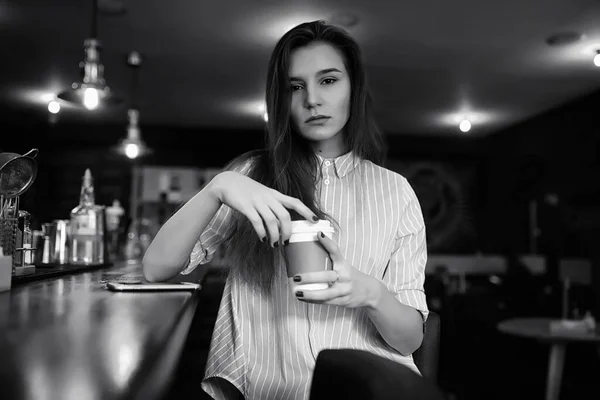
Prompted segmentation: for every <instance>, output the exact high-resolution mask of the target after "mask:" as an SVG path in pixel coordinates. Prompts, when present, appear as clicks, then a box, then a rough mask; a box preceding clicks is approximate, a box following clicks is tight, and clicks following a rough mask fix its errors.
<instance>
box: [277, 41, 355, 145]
mask: <svg viewBox="0 0 600 400" xmlns="http://www.w3.org/2000/svg"><path fill="white" fill-rule="evenodd" d="M289 76H290V85H291V89H292V104H291V116H292V122H293V124H294V126H295V127H296V129H297V130H298V132H299V133H300V135H301V136H302V137H304V138H306V139H307V140H309V141H311V142H313V147H316V148H318V149H319V151H320V152H321V153H323V152H325V153H336V152H337V153H338V154H333V156H336V155H340V154H342V153H341V152H343V151H344V150H345V149H344V148H343V143H344V140H343V135H344V133H343V129H344V126H345V125H346V122H348V118H349V115H350V92H351V89H350V77H349V76H348V72H347V71H346V67H345V65H344V59H343V56H342V54H341V53H340V52H339V50H337V49H336V48H335V47H333V46H331V45H329V44H327V43H323V42H313V43H311V44H309V45H308V46H305V47H301V48H298V49H296V50H294V51H293V52H292V54H291V57H290V70H289Z"/></svg>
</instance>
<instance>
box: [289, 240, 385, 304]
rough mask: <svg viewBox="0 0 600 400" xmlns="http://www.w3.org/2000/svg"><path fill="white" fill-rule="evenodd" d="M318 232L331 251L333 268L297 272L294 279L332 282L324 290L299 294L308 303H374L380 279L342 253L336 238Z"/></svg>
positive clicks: (327, 248) (325, 245)
mask: <svg viewBox="0 0 600 400" xmlns="http://www.w3.org/2000/svg"><path fill="white" fill-rule="evenodd" d="M317 236H318V238H319V242H320V243H321V244H322V245H323V247H324V248H325V250H327V252H328V253H329V257H330V258H331V261H332V262H333V270H330V271H319V272H307V273H304V274H298V275H296V276H295V277H294V282H296V283H328V284H329V285H330V286H329V288H327V289H323V290H304V291H300V290H297V291H296V292H295V293H296V298H297V299H298V300H302V301H306V302H309V303H318V304H331V305H336V306H342V307H348V308H356V307H365V306H373V305H374V304H375V303H376V301H377V296H378V293H377V292H378V289H379V287H378V285H380V283H379V282H378V281H377V280H376V279H375V278H373V277H371V276H369V275H366V274H363V273H362V272H360V271H359V270H357V269H356V268H354V267H353V266H352V265H350V264H349V263H348V262H347V261H346V260H345V259H344V257H342V254H341V253H340V249H339V247H338V245H337V244H336V243H335V242H334V241H333V240H331V239H329V238H328V237H327V236H324V235H323V234H322V233H321V232H319V234H318V235H317ZM298 277H299V278H300V280H299V281H298Z"/></svg>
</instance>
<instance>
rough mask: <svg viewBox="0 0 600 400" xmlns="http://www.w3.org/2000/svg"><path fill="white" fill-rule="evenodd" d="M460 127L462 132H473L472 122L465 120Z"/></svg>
mask: <svg viewBox="0 0 600 400" xmlns="http://www.w3.org/2000/svg"><path fill="white" fill-rule="evenodd" d="M458 127H459V129H460V130H461V131H462V132H465V133H466V132H469V131H470V130H471V121H469V120H468V119H464V120H462V121H461V122H460V124H459V125H458Z"/></svg>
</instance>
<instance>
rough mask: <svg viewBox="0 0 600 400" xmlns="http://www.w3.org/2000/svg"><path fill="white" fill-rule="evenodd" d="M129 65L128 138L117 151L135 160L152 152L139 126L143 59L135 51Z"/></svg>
mask: <svg viewBox="0 0 600 400" xmlns="http://www.w3.org/2000/svg"><path fill="white" fill-rule="evenodd" d="M127 64H128V65H129V66H130V67H131V70H132V74H131V75H132V79H131V106H130V108H129V110H127V121H128V124H127V137H126V138H125V139H123V140H121V141H120V142H119V144H118V145H117V151H118V152H119V153H120V154H123V155H125V156H127V157H128V158H130V159H132V160H135V159H137V158H140V157H143V156H146V155H148V154H150V153H151V150H150V149H149V148H148V146H146V144H145V143H144V141H143V140H142V136H141V130H140V126H139V120H140V112H139V109H138V108H139V107H138V106H137V88H138V80H139V76H138V74H139V71H140V67H141V65H142V57H141V56H140V54H139V53H138V52H136V51H133V52H131V53H130V54H129V56H128V57H127Z"/></svg>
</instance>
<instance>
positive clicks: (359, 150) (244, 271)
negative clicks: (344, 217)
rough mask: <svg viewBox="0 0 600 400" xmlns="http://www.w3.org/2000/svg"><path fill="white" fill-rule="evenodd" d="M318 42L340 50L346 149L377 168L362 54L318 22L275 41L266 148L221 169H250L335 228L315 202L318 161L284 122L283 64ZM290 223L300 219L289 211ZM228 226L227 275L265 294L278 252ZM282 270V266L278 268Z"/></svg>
mask: <svg viewBox="0 0 600 400" xmlns="http://www.w3.org/2000/svg"><path fill="white" fill-rule="evenodd" d="M315 41H321V42H325V43H328V44H330V45H332V46H334V47H335V48H337V49H338V50H339V51H341V53H342V55H343V58H344V64H345V67H346V70H347V71H348V74H349V77H350V86H351V100H350V113H349V114H350V115H349V119H348V122H347V123H346V126H345V127H344V133H343V134H344V140H345V145H346V148H347V149H348V150H350V151H352V152H353V153H354V155H355V156H356V157H358V159H365V160H370V161H372V162H373V163H375V164H378V165H382V164H383V163H384V161H385V157H386V143H385V140H384V137H383V135H382V133H381V132H380V131H379V129H378V128H377V125H376V124H375V119H374V118H373V115H372V111H371V96H370V93H369V90H368V85H367V79H366V72H365V67H364V64H363V59H362V54H361V51H360V48H359V46H358V44H357V43H356V41H355V40H354V39H353V38H352V37H351V36H350V35H349V34H348V33H347V32H346V31H344V30H343V29H341V28H338V27H335V26H332V25H328V24H326V23H325V22H323V21H313V22H307V23H303V24H301V25H298V26H296V27H295V28H293V29H291V30H290V31H288V32H287V33H286V34H285V35H284V36H283V37H282V38H281V39H280V40H279V42H278V43H277V45H276V46H275V49H274V50H273V53H272V55H271V59H270V61H269V70H268V74H267V87H266V102H267V114H268V117H269V118H268V124H267V127H266V132H265V144H266V148H265V149H263V150H254V151H251V152H248V153H245V154H242V155H241V156H238V157H236V158H235V159H233V160H232V161H231V162H229V163H228V165H226V166H225V169H226V170H231V169H236V168H240V167H241V166H243V165H246V164H247V163H250V165H251V167H250V169H249V172H248V173H247V176H249V177H250V178H252V179H254V180H256V181H257V182H260V183H262V184H263V185H265V186H268V187H270V188H273V189H275V190H278V191H279V192H281V193H283V194H286V195H288V196H292V197H295V198H298V199H300V200H301V201H302V202H303V203H304V204H306V206H308V207H309V208H310V209H311V210H312V211H313V212H314V213H315V215H317V216H318V217H319V218H320V219H328V220H330V221H331V222H332V223H334V226H336V225H338V224H337V222H336V221H334V220H333V219H332V218H331V217H330V216H329V215H327V214H326V213H325V212H324V210H322V209H321V205H320V204H319V203H320V202H319V200H318V199H317V198H316V193H315V188H316V185H317V179H318V177H319V173H320V166H319V163H318V158H317V156H316V154H315V153H314V151H312V150H311V148H310V146H309V143H308V141H307V140H306V139H304V138H302V137H301V136H300V135H299V134H298V133H297V132H296V129H295V127H294V126H293V124H292V123H291V118H290V107H291V85H290V77H289V75H288V71H289V60H290V55H291V53H292V52H293V51H294V50H296V49H298V48H300V47H304V46H307V45H308V44H310V43H312V42H315ZM290 214H291V216H292V220H298V219H303V217H301V216H299V215H297V214H296V213H295V212H293V211H291V210H290ZM233 220H234V222H233V223H234V226H233V228H234V229H233V230H232V231H231V232H232V233H231V234H230V235H229V237H228V238H227V241H226V243H227V252H226V254H227V260H228V264H229V265H230V266H231V267H230V273H233V274H239V276H240V278H241V279H243V280H244V281H245V282H248V283H250V284H252V286H254V287H255V288H256V289H258V290H260V291H262V292H263V293H266V294H268V293H270V291H271V288H272V286H273V282H274V279H275V277H276V276H277V274H278V273H283V271H279V270H278V269H277V268H278V265H282V264H281V261H283V260H284V255H283V249H282V248H281V247H279V248H271V246H270V243H269V242H267V243H261V242H260V240H259V238H258V237H257V235H256V232H255V231H254V228H253V227H252V225H251V224H250V222H249V221H248V219H247V218H246V217H245V216H243V215H242V214H240V213H237V212H234V218H233ZM282 268H285V267H282Z"/></svg>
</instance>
